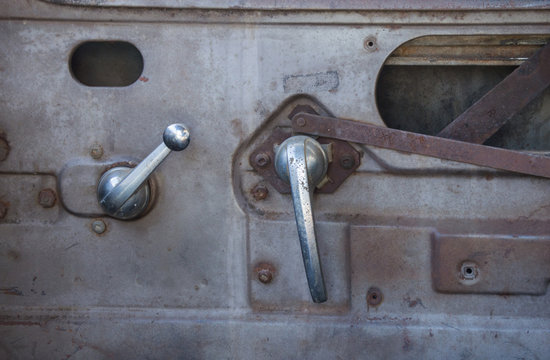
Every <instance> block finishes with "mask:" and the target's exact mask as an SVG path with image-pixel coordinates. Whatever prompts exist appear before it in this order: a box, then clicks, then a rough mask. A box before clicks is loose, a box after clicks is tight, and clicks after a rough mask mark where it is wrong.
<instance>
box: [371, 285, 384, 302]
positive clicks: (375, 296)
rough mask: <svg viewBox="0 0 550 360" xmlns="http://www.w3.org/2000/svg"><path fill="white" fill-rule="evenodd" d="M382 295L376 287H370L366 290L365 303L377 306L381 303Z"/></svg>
mask: <svg viewBox="0 0 550 360" xmlns="http://www.w3.org/2000/svg"><path fill="white" fill-rule="evenodd" d="M382 299H383V295H382V291H380V289H379V288H377V287H371V288H369V289H368V290H367V304H369V305H370V306H378V305H380V303H382Z"/></svg>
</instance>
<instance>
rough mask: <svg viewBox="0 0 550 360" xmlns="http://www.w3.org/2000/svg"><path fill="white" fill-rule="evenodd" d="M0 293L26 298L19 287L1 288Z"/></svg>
mask: <svg viewBox="0 0 550 360" xmlns="http://www.w3.org/2000/svg"><path fill="white" fill-rule="evenodd" d="M0 293H2V294H3V295H13V296H24V295H23V292H22V291H21V290H19V288H18V287H17V286H12V287H7V288H0Z"/></svg>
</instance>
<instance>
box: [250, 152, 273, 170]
mask: <svg viewBox="0 0 550 360" xmlns="http://www.w3.org/2000/svg"><path fill="white" fill-rule="evenodd" d="M254 162H255V163H256V165H257V166H259V167H265V166H267V165H268V164H269V163H270V162H271V158H270V157H269V155H268V154H266V153H263V152H261V153H259V154H258V155H256V157H255V158H254Z"/></svg>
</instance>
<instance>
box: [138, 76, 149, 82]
mask: <svg viewBox="0 0 550 360" xmlns="http://www.w3.org/2000/svg"><path fill="white" fill-rule="evenodd" d="M139 81H143V82H147V81H149V78H148V77H145V76H141V77H140V78H139Z"/></svg>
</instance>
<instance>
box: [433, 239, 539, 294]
mask: <svg viewBox="0 0 550 360" xmlns="http://www.w3.org/2000/svg"><path fill="white" fill-rule="evenodd" d="M432 279H433V283H434V288H435V290H436V291H441V292H446V293H477V294H479V293H482V294H501V295H512V294H531V295H544V294H545V293H546V291H547V287H548V281H549V280H550V238H549V237H513V236H460V235H443V234H438V233H434V235H433V237H432Z"/></svg>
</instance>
